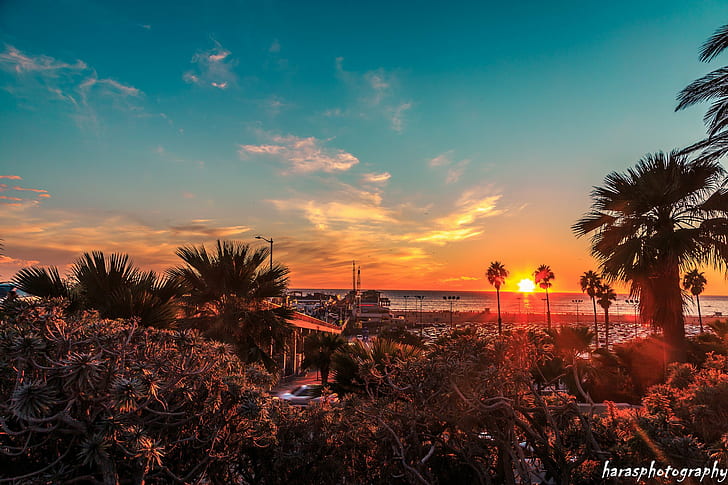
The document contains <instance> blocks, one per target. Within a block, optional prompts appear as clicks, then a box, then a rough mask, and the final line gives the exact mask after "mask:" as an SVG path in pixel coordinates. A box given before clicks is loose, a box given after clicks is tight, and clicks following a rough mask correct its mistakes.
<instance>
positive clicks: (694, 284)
mask: <svg viewBox="0 0 728 485" xmlns="http://www.w3.org/2000/svg"><path fill="white" fill-rule="evenodd" d="M707 284H708V280H706V279H705V275H704V274H703V273H701V272H699V271H698V270H697V269H693V270H691V271H689V272H687V273H685V276H684V277H683V288H685V289H686V290H690V293H692V294H693V296H695V300H696V302H697V303H698V322H700V333H703V316H702V315H701V314H700V294H701V293H702V292H703V290H704V289H705V285H707Z"/></svg>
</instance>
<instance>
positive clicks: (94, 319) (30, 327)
mask: <svg viewBox="0 0 728 485" xmlns="http://www.w3.org/2000/svg"><path fill="white" fill-rule="evenodd" d="M270 384H271V380H270V376H269V375H268V374H267V373H265V372H264V371H262V370H261V369H259V368H257V367H254V366H253V367H245V366H243V365H242V364H241V363H240V361H239V360H238V359H237V358H236V357H235V356H234V354H233V353H232V352H231V351H230V349H229V347H228V346H226V345H224V344H219V343H212V342H209V341H206V340H203V339H202V338H201V337H200V335H199V334H198V333H197V332H195V331H189V330H188V331H180V332H177V331H167V330H155V329H145V328H140V327H139V326H137V325H136V324H135V323H134V322H127V321H115V320H105V319H100V318H99V317H98V316H96V315H94V314H85V315H83V316H81V317H72V318H68V317H64V314H63V311H62V309H61V308H60V307H58V306H46V305H42V306H37V307H24V305H19V307H18V308H16V309H15V310H14V311H10V315H8V316H7V318H6V321H5V322H4V324H3V326H2V328H1V329H0V425H1V426H2V432H1V433H0V470H2V472H0V473H1V474H2V475H3V476H5V477H16V478H20V477H23V478H25V479H28V480H32V481H33V482H34V483H35V482H37V483H70V482H72V481H82V482H85V483H95V482H98V483H105V484H115V483H143V482H144V481H147V482H149V483H162V482H164V483H168V482H185V483H190V482H195V481H196V480H199V479H200V478H203V477H207V479H209V480H213V481H214V482H216V483H227V482H230V483H233V482H235V481H238V482H239V481H241V477H243V476H245V474H246V473H250V467H249V466H248V465H247V464H246V460H245V457H246V452H245V450H246V449H255V448H258V447H261V446H267V445H270V444H271V443H272V440H273V438H274V429H275V425H274V423H273V422H272V420H271V418H270V412H269V408H270V400H269V399H267V398H265V395H264V393H263V390H262V386H268V385H270Z"/></svg>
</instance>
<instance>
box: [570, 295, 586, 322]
mask: <svg viewBox="0 0 728 485" xmlns="http://www.w3.org/2000/svg"><path fill="white" fill-rule="evenodd" d="M571 303H576V324H577V325H579V303H584V300H571Z"/></svg>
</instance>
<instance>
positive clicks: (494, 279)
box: [485, 261, 508, 335]
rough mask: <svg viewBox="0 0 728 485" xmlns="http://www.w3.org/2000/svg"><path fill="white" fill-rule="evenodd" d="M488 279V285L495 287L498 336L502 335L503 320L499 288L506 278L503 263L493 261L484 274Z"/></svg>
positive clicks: (506, 272) (506, 274)
mask: <svg viewBox="0 0 728 485" xmlns="http://www.w3.org/2000/svg"><path fill="white" fill-rule="evenodd" d="M485 275H486V276H487V277H488V283H490V284H491V285H493V286H495V294H496V299H497V300H498V335H502V334H503V320H502V319H501V306H500V288H501V285H503V284H504V283H505V282H506V278H507V277H508V270H507V269H506V268H505V266H503V263H501V262H498V261H493V262H492V263H490V266H489V267H488V271H487V272H486V273H485Z"/></svg>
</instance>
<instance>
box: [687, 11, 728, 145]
mask: <svg viewBox="0 0 728 485" xmlns="http://www.w3.org/2000/svg"><path fill="white" fill-rule="evenodd" d="M726 47H728V25H724V26H723V27H721V28H719V29H718V30H717V31H716V32H715V33H714V34H713V36H712V37H710V38H709V39H708V40H707V41H706V42H705V43H704V44H703V46H702V48H701V50H700V60H701V61H703V62H710V61H711V60H713V59H714V58H715V57H716V56H718V55H719V54H720V53H721V52H723V51H724V50H725V48H726ZM677 99H678V105H677V107H676V108H675V111H679V110H682V109H685V108H687V107H689V106H692V105H694V104H697V103H702V102H704V101H712V104H711V105H710V108H708V112H707V113H706V114H705V117H704V118H703V119H704V121H705V124H706V127H707V130H708V137H707V138H706V139H705V140H702V141H700V142H698V143H695V144H694V145H691V146H690V147H688V148H686V149H685V150H684V152H686V153H689V152H695V151H698V150H703V153H702V155H701V158H709V159H718V158H720V157H721V156H723V155H725V154H726V153H728V129H727V128H728V66H724V67H721V68H719V69H715V70H713V71H711V72H710V73H708V74H706V75H705V76H703V77H701V78H700V79H697V80H695V81H693V82H692V83H690V84H689V85H688V86H687V87H686V88H685V89H683V90H682V91H680V94H678V97H677Z"/></svg>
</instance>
